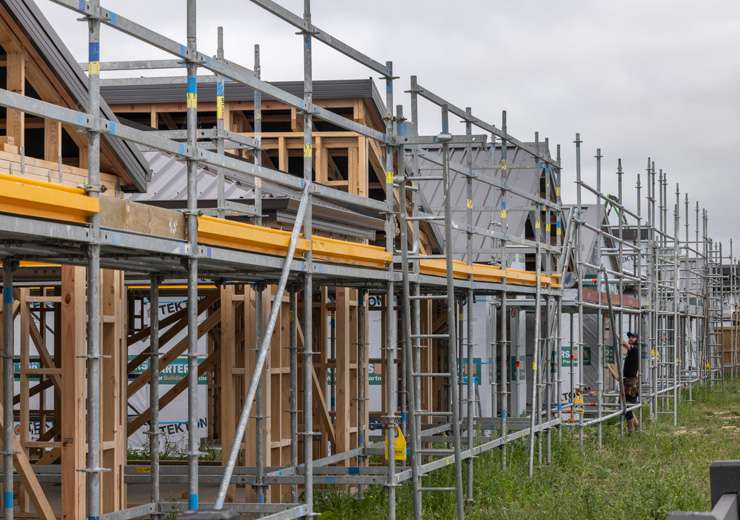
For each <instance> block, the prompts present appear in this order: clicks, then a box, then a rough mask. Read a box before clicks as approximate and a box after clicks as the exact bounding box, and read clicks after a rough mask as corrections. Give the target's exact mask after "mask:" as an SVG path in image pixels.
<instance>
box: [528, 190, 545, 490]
mask: <svg viewBox="0 0 740 520" xmlns="http://www.w3.org/2000/svg"><path fill="white" fill-rule="evenodd" d="M540 211H541V209H540V205H539V204H535V219H539V218H540ZM535 237H536V239H537V244H536V253H535V257H534V258H535V264H536V265H535V272H536V276H537V279H536V281H535V297H534V353H533V356H532V415H531V417H530V420H529V467H528V474H529V478H532V477H533V476H534V443H535V427H536V426H537V423H538V418H539V417H538V416H539V406H540V405H539V399H538V393H539V392H538V385H539V364H538V361H539V357H540V340H541V338H540V335H541V330H540V329H541V323H540V319H541V317H542V316H541V315H542V312H541V311H542V309H541V308H540V306H541V303H542V302H541V298H542V296H541V295H542V288H541V278H542V265H541V262H540V260H541V258H540V255H541V251H542V246H541V244H540V233H539V229H538V226H537V225H535Z"/></svg>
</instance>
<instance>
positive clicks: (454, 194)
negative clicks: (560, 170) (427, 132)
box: [406, 143, 549, 262]
mask: <svg viewBox="0 0 740 520" xmlns="http://www.w3.org/2000/svg"><path fill="white" fill-rule="evenodd" d="M530 146H532V147H533V148H534V143H530ZM540 149H541V153H544V154H546V156H547V157H549V152H548V151H547V150H546V149H545V147H544V145H543V144H542V143H540ZM467 153H468V151H467V149H466V147H464V146H451V147H450V171H451V175H452V183H451V200H452V207H453V217H452V218H453V222H454V223H455V224H456V225H458V226H465V225H466V223H467V217H466V199H467V186H466V184H467V181H466V178H467V176H466V175H464V174H463V173H461V172H466V171H467V170H468V167H467V163H468V158H467ZM471 153H472V159H473V172H474V173H475V174H476V175H477V176H479V178H481V179H488V180H490V181H496V182H498V183H502V184H503V183H505V185H506V186H507V187H509V188H511V189H516V190H518V191H520V192H524V193H528V194H531V195H534V196H538V195H539V173H538V172H537V170H536V163H535V160H534V158H533V157H532V156H531V155H529V154H528V153H526V152H521V151H519V150H517V149H515V148H514V147H509V148H508V149H507V162H508V165H509V170H508V173H504V172H502V171H501V170H500V169H499V168H498V166H499V163H500V161H501V158H502V153H501V147H500V146H499V145H497V146H495V147H493V146H491V145H490V144H489V145H488V146H486V147H484V148H474V149H472V151H471ZM418 160H419V163H418V168H419V169H420V170H421V174H422V175H427V176H436V175H441V164H442V152H441V148H440V147H430V148H425V149H423V150H419V152H418ZM406 162H407V164H408V165H409V167H412V168H413V164H412V163H413V156H412V154H411V153H407V155H406ZM455 170H457V171H455ZM418 193H419V199H420V201H421V205H422V211H424V212H426V213H431V214H434V215H442V214H443V213H444V194H443V187H442V183H441V182H430V181H425V182H420V183H419V192H418ZM504 202H505V207H506V209H507V212H508V215H507V217H506V218H502V216H501V209H502V208H503V207H504ZM532 209H533V206H532V204H531V203H530V202H529V201H528V200H525V199H523V198H521V197H518V196H516V195H513V194H512V193H507V194H506V195H505V201H503V200H502V195H501V190H500V189H499V188H497V187H495V186H491V185H490V184H484V183H482V182H479V181H476V180H474V181H473V225H474V226H476V227H479V228H483V229H488V230H491V231H505V232H506V233H509V234H511V235H514V236H518V237H522V238H523V237H524V233H525V223H526V221H527V219H528V218H529V216H530V214H531V211H532ZM431 227H432V229H433V230H434V233H435V236H436V237H437V242H438V243H443V240H442V236H443V234H444V227H443V225H442V224H440V223H438V222H437V223H433V224H432V226H431ZM453 242H454V250H455V257H456V258H462V257H463V256H464V255H463V253H462V252H464V251H465V248H466V233H465V232H464V231H462V230H453ZM492 247H493V240H492V239H491V238H490V237H485V236H482V235H479V234H476V235H474V236H473V251H474V252H475V251H481V250H490V249H491V248H492ZM490 260H491V254H489V253H485V252H483V253H480V252H479V253H474V261H475V262H488V261H490Z"/></svg>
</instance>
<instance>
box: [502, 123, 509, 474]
mask: <svg viewBox="0 0 740 520" xmlns="http://www.w3.org/2000/svg"><path fill="white" fill-rule="evenodd" d="M506 123H507V121H506V110H504V111H502V112H501V131H502V132H503V135H506V132H507V124H506ZM507 146H508V145H507V141H506V140H505V139H501V162H500V163H499V170H500V171H501V174H502V176H503V175H504V171H503V168H501V167H502V166H505V167H506V169H507V170H508V164H507V163H506V160H507ZM505 196H506V194H505V193H504V192H503V191H502V192H501V199H502V204H503V203H505V200H504V197H505ZM506 211H507V210H506V208H505V207H502V208H501V210H500V213H499V217H500V218H501V219H505V218H507V217H508V214H507V213H506ZM501 249H502V250H503V247H502V248H501ZM499 258H500V259H501V264H502V267H507V265H508V263H507V261H506V258H505V257H504V255H503V254H501V256H500V257H499ZM506 283H507V280H506V279H504V281H503V291H502V292H501V437H502V442H501V467H502V468H503V469H506V466H507V458H506V445H507V441H508V436H509V431H508V430H509V352H510V349H509V327H508V325H509V308H508V304H507V298H508V292H507V291H506Z"/></svg>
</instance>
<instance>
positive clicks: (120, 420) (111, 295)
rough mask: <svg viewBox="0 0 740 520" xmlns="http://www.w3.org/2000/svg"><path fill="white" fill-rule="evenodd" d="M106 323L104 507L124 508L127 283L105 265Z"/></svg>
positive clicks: (102, 416) (103, 311)
mask: <svg viewBox="0 0 740 520" xmlns="http://www.w3.org/2000/svg"><path fill="white" fill-rule="evenodd" d="M100 278H101V281H102V287H101V299H102V302H101V304H102V305H101V307H102V309H101V314H102V315H103V316H104V317H106V318H108V317H109V318H112V319H105V320H103V323H102V339H101V342H100V344H101V350H102V354H103V359H102V366H101V368H102V370H101V374H100V375H101V385H100V388H101V408H100V421H101V426H102V444H103V449H102V463H103V467H104V468H106V469H107V470H108V471H106V472H105V473H103V475H102V489H101V498H102V508H103V509H102V510H103V512H104V513H110V512H112V511H120V510H121V509H125V507H126V488H125V484H124V467H125V465H126V461H127V455H128V450H127V435H126V424H127V422H128V407H127V404H128V403H127V401H126V398H125V395H126V385H127V383H128V372H127V371H126V359H127V355H128V348H127V346H126V328H125V327H124V325H125V324H126V316H125V313H126V286H125V285H124V280H123V272H122V271H112V270H109V269H105V270H103V271H102V273H101V276H100Z"/></svg>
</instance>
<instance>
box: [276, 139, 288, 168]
mask: <svg viewBox="0 0 740 520" xmlns="http://www.w3.org/2000/svg"><path fill="white" fill-rule="evenodd" d="M278 170H280V171H281V172H287V171H288V144H287V141H286V139H285V137H283V136H280V137H278Z"/></svg>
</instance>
